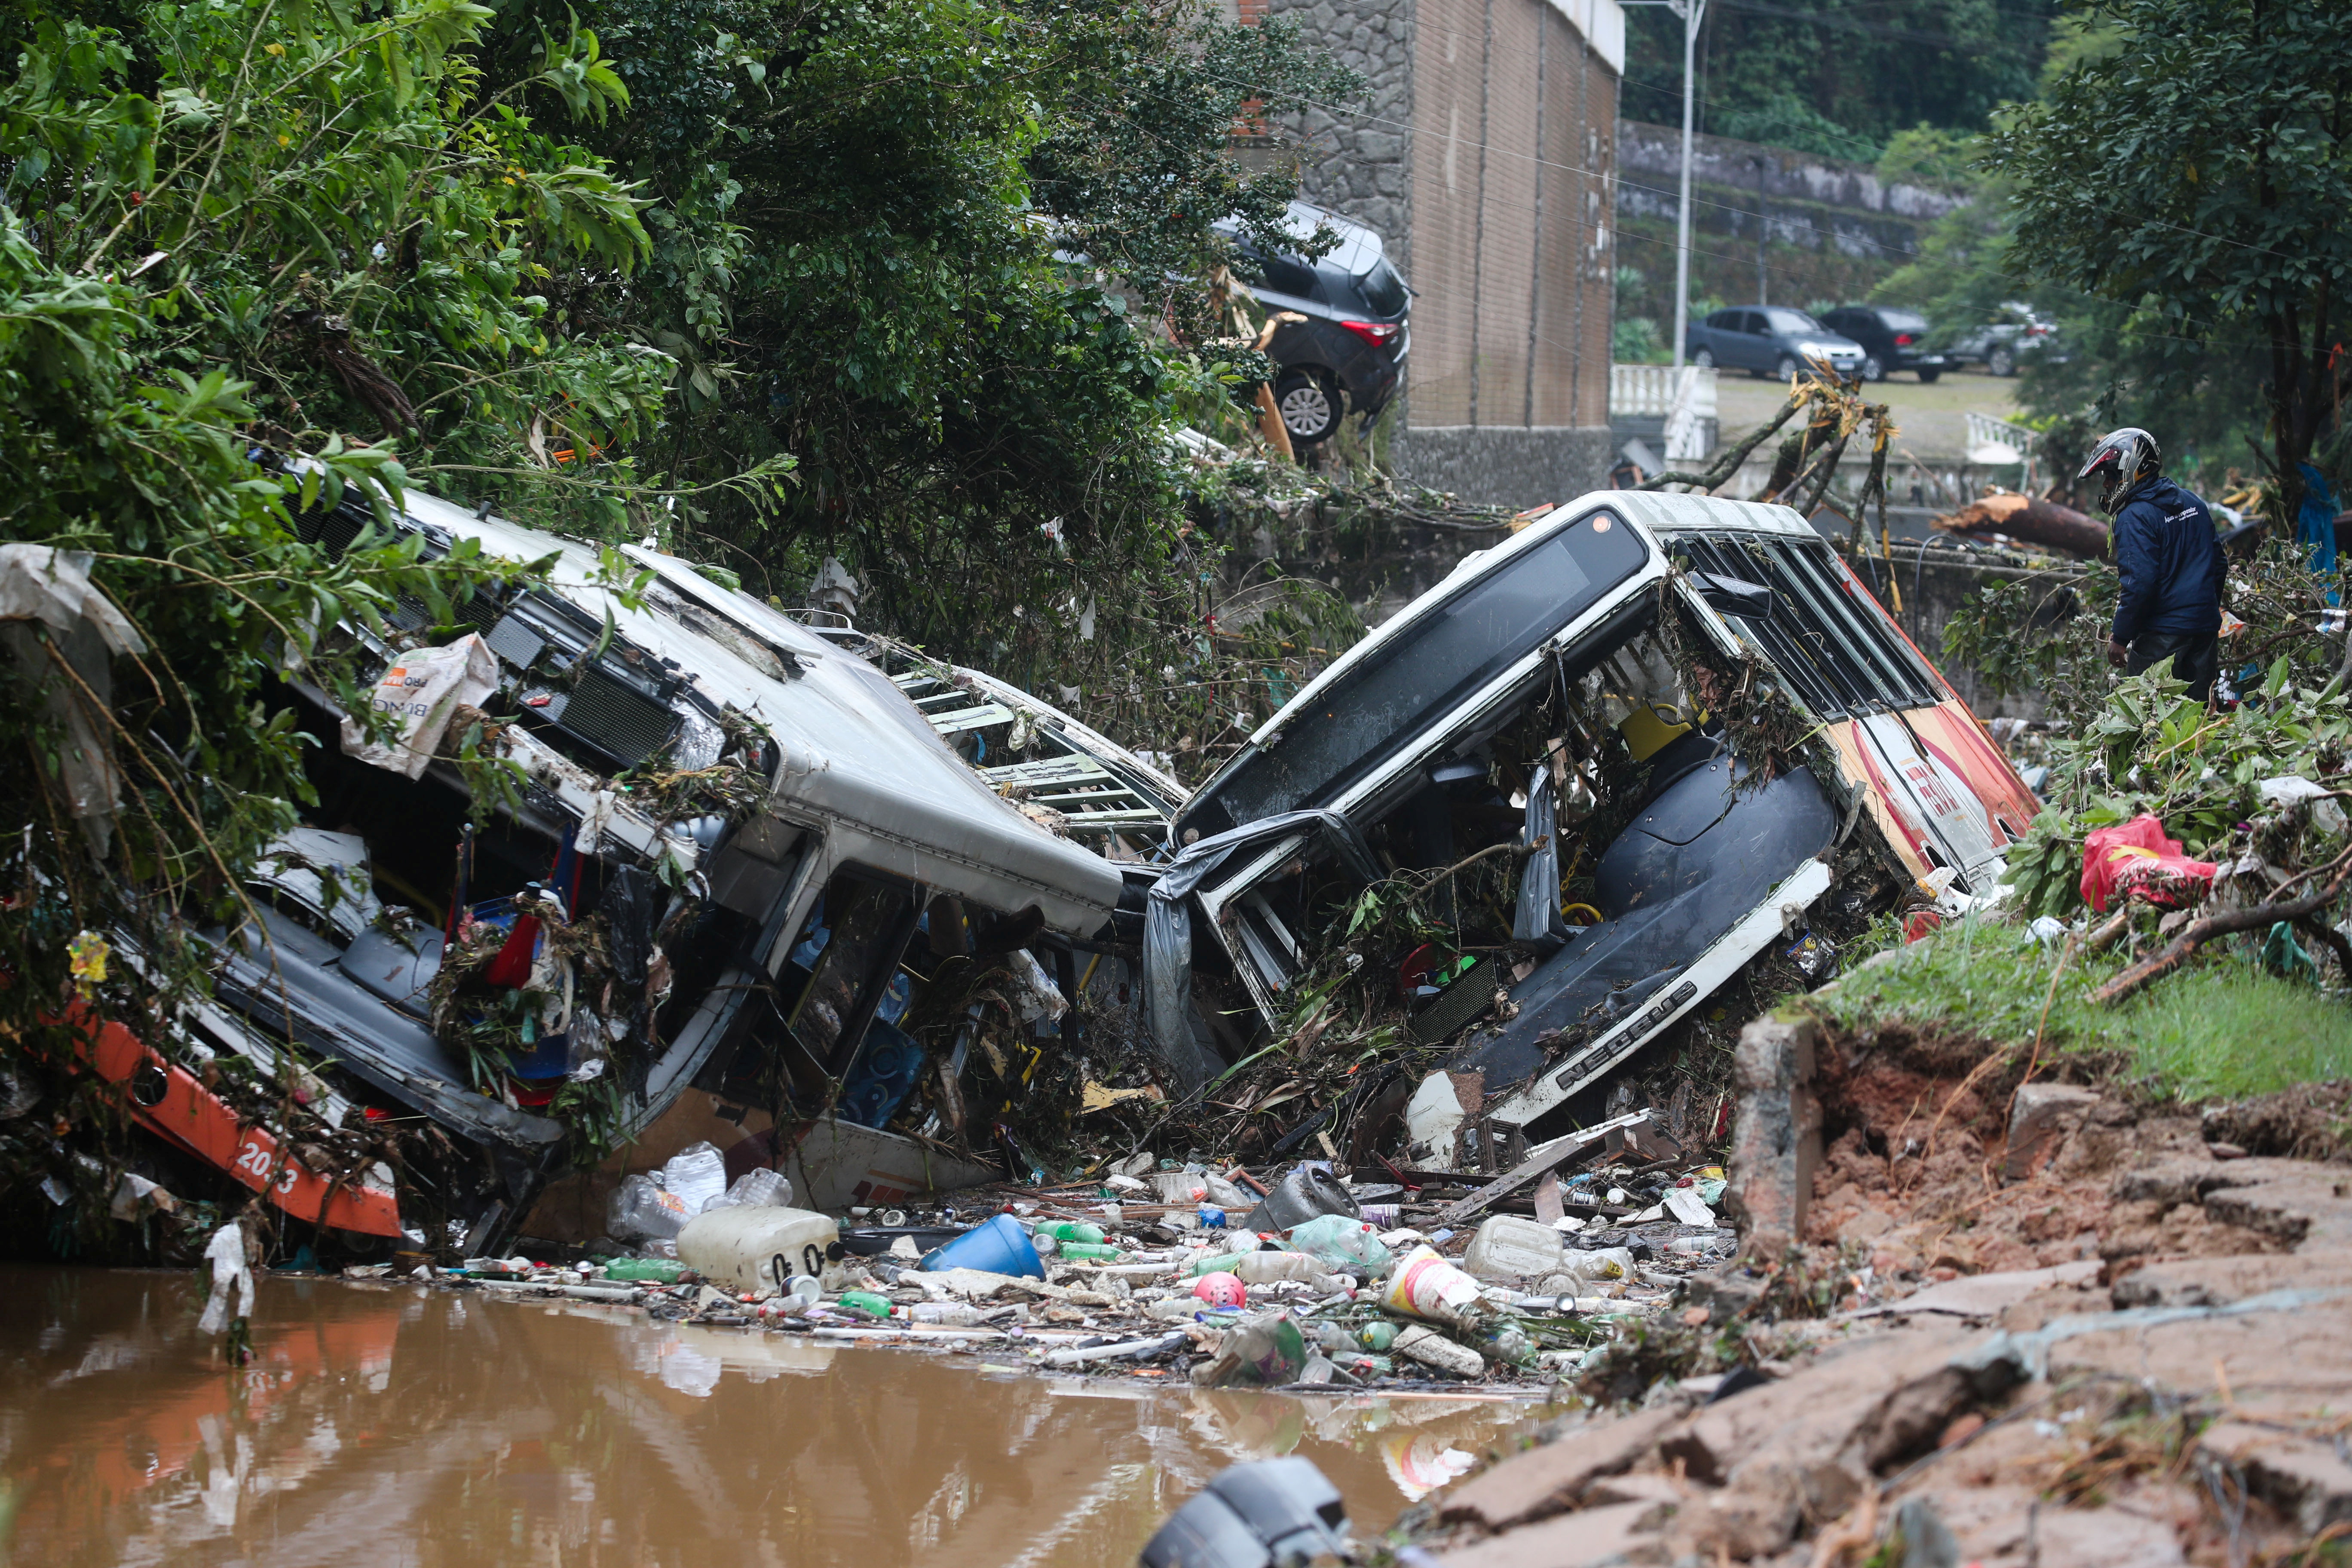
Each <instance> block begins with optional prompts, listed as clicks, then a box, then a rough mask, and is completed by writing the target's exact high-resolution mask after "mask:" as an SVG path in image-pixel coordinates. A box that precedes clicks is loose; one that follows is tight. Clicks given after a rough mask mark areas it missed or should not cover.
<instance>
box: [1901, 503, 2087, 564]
mask: <svg viewBox="0 0 2352 1568" xmlns="http://www.w3.org/2000/svg"><path fill="white" fill-rule="evenodd" d="M1935 526H1936V528H1937V531H1939V532H1945V533H2005V534H2007V535H2009V537H2011V539H2016V540H2021V541H2023V542H2025V543H2028V544H2039V545H2041V546H2042V547H2043V548H2044V549H2048V550H2063V551H2064V552H2066V553H2067V554H2069V555H2079V556H2081V557H2083V558H2084V560H2097V559H2099V558H2101V557H2103V556H2105V554H2106V552H2107V525H2106V524H2105V523H2104V522H2101V521H2099V520H2098V519H2097V518H2095V517H2093V516H2091V515H2090V514H2089V513H2088V512H2080V511H2076V510H2074V508H2073V507H2071V506H2060V505H2059V504H2058V503H2057V502H2056V501H2054V500H2042V498H2041V497H2039V496H2027V495H2010V494H2005V495H1990V496H1982V497H1979V499H1977V500H1972V501H1970V502H1969V504H1968V505H1966V506H1964V507H1962V508H1960V510H1958V511H1956V512H1952V513H1951V514H1949V515H1948V516H1945V517H1939V518H1937V520H1936V523H1935Z"/></svg>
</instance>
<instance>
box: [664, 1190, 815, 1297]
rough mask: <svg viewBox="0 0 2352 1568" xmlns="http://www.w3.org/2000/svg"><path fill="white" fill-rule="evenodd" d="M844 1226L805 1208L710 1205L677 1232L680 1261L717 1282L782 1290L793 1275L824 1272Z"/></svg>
mask: <svg viewBox="0 0 2352 1568" xmlns="http://www.w3.org/2000/svg"><path fill="white" fill-rule="evenodd" d="M840 1239H841V1227H840V1226H837V1225H835V1223H834V1222H833V1221H832V1220H831V1219H829V1218H827V1217H826V1216H825V1215H821V1214H812V1213H810V1212H809V1211H808V1210H806V1209H782V1208H752V1207H750V1206H747V1205H736V1206H733V1207H730V1208H723V1209H712V1210H711V1211H710V1212H709V1213H708V1214H699V1215H695V1216H694V1217H693V1218H692V1219H690V1220H688V1221H687V1222H686V1228H685V1229H684V1230H681V1231H679V1232H678V1233H677V1257H678V1261H679V1262H681V1263H683V1264H685V1265H686V1266H687V1267H688V1268H691V1269H693V1270H694V1271H695V1272H696V1273H697V1274H699V1275H701V1276H702V1277H703V1278H705V1279H709V1280H710V1281H711V1282H712V1283H713V1284H717V1285H724V1286H730V1287H732V1288H733V1289H738V1290H782V1289H784V1288H785V1287H786V1286H788V1285H789V1284H790V1283H791V1281H792V1278H793V1276H794V1275H795V1274H822V1273H823V1272H824V1267H825V1257H824V1254H825V1249H826V1248H827V1247H831V1246H833V1245H834V1243H835V1242H837V1241H839V1240H840Z"/></svg>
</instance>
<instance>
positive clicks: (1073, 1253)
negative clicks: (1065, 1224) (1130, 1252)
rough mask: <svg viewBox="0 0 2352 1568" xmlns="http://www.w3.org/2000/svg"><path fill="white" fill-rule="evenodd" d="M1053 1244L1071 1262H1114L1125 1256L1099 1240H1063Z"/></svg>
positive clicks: (1115, 1248) (1116, 1248)
mask: <svg viewBox="0 0 2352 1568" xmlns="http://www.w3.org/2000/svg"><path fill="white" fill-rule="evenodd" d="M1055 1246H1056V1247H1058V1249H1059V1250H1060V1252H1061V1254H1062V1256H1063V1257H1065V1258H1068V1259H1069V1260H1070V1261H1071V1262H1073V1263H1116V1262H1118V1260H1119V1259H1120V1258H1124V1257H1125V1256H1127V1255H1126V1254H1125V1253H1123V1252H1121V1251H1120V1250H1119V1249H1118V1247H1110V1246H1107V1245H1105V1244H1104V1243H1102V1242H1099V1241H1064V1242H1057V1243H1055Z"/></svg>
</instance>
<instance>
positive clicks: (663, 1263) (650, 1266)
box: [604, 1258, 686, 1285]
mask: <svg viewBox="0 0 2352 1568" xmlns="http://www.w3.org/2000/svg"><path fill="white" fill-rule="evenodd" d="M685 1272H686V1265H685V1264H683V1263H675V1262H672V1261H671V1260H670V1259H668V1258H614V1259H613V1261H612V1262H610V1263H607V1264H606V1265H604V1278H605V1279H628V1280H635V1281H636V1282H638V1283H641V1284H646V1285H675V1284H677V1277H678V1276H679V1275H681V1274H683V1273H685Z"/></svg>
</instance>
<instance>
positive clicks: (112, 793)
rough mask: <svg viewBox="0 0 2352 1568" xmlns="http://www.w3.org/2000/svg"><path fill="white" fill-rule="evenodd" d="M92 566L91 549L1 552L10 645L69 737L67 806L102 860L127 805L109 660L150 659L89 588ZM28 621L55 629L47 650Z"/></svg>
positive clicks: (63, 761)
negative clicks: (111, 720)
mask: <svg viewBox="0 0 2352 1568" xmlns="http://www.w3.org/2000/svg"><path fill="white" fill-rule="evenodd" d="M90 561H91V556H90V553H89V552H88V551H86V550H57V549H53V548H52V547H50V546H48V545H46V544H5V545H0V622H7V623H10V624H9V625H8V626H6V627H5V646H6V647H8V649H9V651H10V652H11V653H13V654H14V655H15V656H16V661H17V663H18V665H19V666H20V667H21V668H22V669H23V671H24V673H25V676H26V679H28V680H29V681H30V682H31V683H32V685H33V688H34V689H35V690H36V691H37V692H38V693H40V695H41V699H42V701H43V703H44V705H45V706H46V707H47V710H48V716H49V718H50V719H51V720H53V721H55V722H57V723H58V725H59V726H60V727H61V728H63V729H64V731H65V732H66V744H65V746H64V748H63V752H62V754H61V756H60V758H59V763H60V772H61V775H62V782H63V784H64V785H65V793H66V802H67V807H68V810H69V811H70V812H71V813H72V815H73V816H74V817H75V819H76V820H77V821H79V822H80V823H81V824H82V826H83V829H84V831H85V832H87V833H88V834H89V839H90V844H91V847H93V848H94V849H95V850H96V852H97V853H98V854H99V855H100V857H103V856H104V855H105V854H106V852H107V848H108V846H109V845H110V843H111V842H112V840H113V837H114V810H115V807H116V806H117V805H119V804H121V774H120V773H119V772H118V771H117V769H116V767H115V763H114V739H113V736H112V734H111V732H110V730H109V728H108V725H107V721H106V716H105V713H104V711H103V710H104V709H105V708H106V706H107V705H108V704H110V702H111V701H112V700H113V696H114V685H113V680H112V678H111V671H110V668H108V667H109V659H110V656H111V655H114V654H142V653H145V652H146V651H147V645H146V644H145V643H144V642H143V641H142V640H141V639H140V637H139V634H138V632H137V631H136V630H134V629H133V628H132V626H131V623H130V622H129V621H127V620H125V619H124V618H123V617H122V613H121V611H120V610H117V609H116V608H115V607H114V605H112V603H111V602H110V601H109V600H108V599H107V597H106V595H104V594H102V593H100V592H99V590H98V589H96V588H94V587H92V586H91V585H90V581H89V564H90ZM30 621H39V622H40V623H41V624H42V625H43V626H47V627H48V628H49V632H50V638H51V640H50V647H48V648H47V649H44V648H43V647H42V646H41V643H40V639H39V637H37V635H36V634H35V633H34V631H33V630H32V628H31V627H30V626H27V625H26V624H25V623H26V622H30ZM53 658H55V659H59V660H62V661H63V662H64V664H65V665H66V667H67V668H68V669H69V670H70V671H71V672H72V676H73V679H64V678H62V677H61V676H60V675H59V674H58V673H57V672H55V671H53V669H52V668H50V661H51V660H52V659H53ZM77 682H79V684H77ZM93 700H94V701H95V709H94V708H93Z"/></svg>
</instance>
